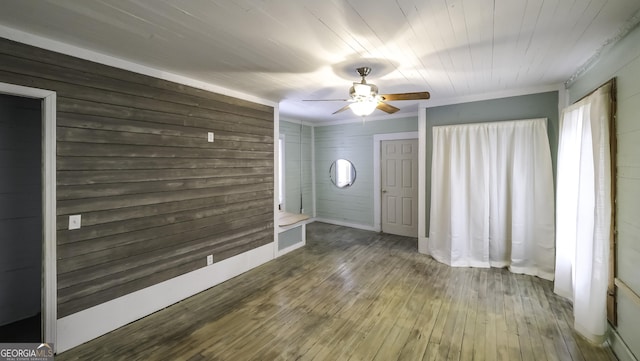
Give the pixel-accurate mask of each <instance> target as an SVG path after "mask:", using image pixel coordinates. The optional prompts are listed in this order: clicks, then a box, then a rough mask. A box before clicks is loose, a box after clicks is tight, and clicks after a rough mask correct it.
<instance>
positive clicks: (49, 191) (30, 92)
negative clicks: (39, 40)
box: [0, 83, 57, 351]
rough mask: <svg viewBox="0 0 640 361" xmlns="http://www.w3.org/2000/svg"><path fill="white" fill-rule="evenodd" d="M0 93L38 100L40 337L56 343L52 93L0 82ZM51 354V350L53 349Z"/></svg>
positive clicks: (54, 108)
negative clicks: (40, 148) (40, 222)
mask: <svg viewBox="0 0 640 361" xmlns="http://www.w3.org/2000/svg"><path fill="white" fill-rule="evenodd" d="M0 94H6V95H13V96H19V97H24V98H33V99H41V100H42V133H41V139H42V165H43V166H42V169H41V174H42V242H43V245H42V246H43V247H42V250H43V254H42V262H43V264H42V273H43V275H42V286H41V290H42V294H41V301H40V305H41V311H42V316H41V317H42V325H41V331H42V337H43V341H44V342H46V343H53V344H54V346H55V343H56V336H57V333H56V331H57V330H56V320H57V307H56V306H57V305H56V301H57V300H56V298H57V290H56V287H57V284H56V93H55V92H53V91H51V90H44V89H37V88H29V87H24V86H20V85H14V84H6V83H0ZM54 351H55V350H54Z"/></svg>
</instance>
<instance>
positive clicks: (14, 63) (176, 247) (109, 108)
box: [0, 39, 274, 317]
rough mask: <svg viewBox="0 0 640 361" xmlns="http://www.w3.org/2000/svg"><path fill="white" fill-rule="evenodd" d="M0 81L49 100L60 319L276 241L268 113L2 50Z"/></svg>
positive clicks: (29, 51)
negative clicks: (77, 225) (75, 225)
mask: <svg viewBox="0 0 640 361" xmlns="http://www.w3.org/2000/svg"><path fill="white" fill-rule="evenodd" d="M0 82H4V83H11V84H17V85H22V86H28V87H34V88H40V89H50V90H53V91H55V92H56V93H57V97H58V98H57V99H58V103H57V112H58V113H57V181H58V184H57V230H58V231H57V242H58V246H57V257H58V260H57V271H58V317H64V316H67V315H70V314H73V313H76V312H78V311H81V310H83V309H86V308H89V307H91V306H95V305H98V304H100V303H104V302H106V301H109V300H111V299H114V298H116V297H119V296H123V295H125V294H128V293H131V292H134V291H136V290H140V289H142V288H145V287H148V286H151V285H153V284H156V283H159V282H162V281H165V280H167V279H170V278H173V277H176V276H179V275H181V274H184V273H187V272H190V271H193V270H195V269H198V268H200V267H204V266H206V256H207V255H209V254H212V255H213V257H214V262H218V261H220V260H222V259H225V258H228V257H231V256H234V255H237V254H239V253H242V252H246V251H248V250H251V249H253V248H256V247H259V246H261V245H264V244H267V243H269V242H272V241H273V232H274V226H273V174H274V172H273V166H274V164H273V139H274V138H273V134H274V133H273V111H274V109H273V107H270V106H266V105H261V104H256V103H252V102H248V101H244V100H240V99H236V98H232V97H228V96H224V95H219V94H214V93H211V92H207V91H204V90H201V89H197V88H193V87H189V86H185V85H182V84H177V83H172V82H169V81H165V80H161V79H157V78H153V77H149V76H145V75H141V74H137V73H133V72H129V71H125V70H121V69H117V68H113V67H109V66H105V65H101V64H97V63H93V62H90V61H86V60H82V59H78V58H74V57H71V56H67V55H63V54H59V53H55V52H51V51H47V50H43V49H39V48H35V47H31V46H27V45H24V44H20V43H16V42H12V41H9V40H5V39H0ZM209 131H213V132H214V133H215V142H213V143H209V142H207V132H209ZM70 214H81V215H82V228H81V229H79V230H73V231H69V230H67V226H68V216H69V215H70Z"/></svg>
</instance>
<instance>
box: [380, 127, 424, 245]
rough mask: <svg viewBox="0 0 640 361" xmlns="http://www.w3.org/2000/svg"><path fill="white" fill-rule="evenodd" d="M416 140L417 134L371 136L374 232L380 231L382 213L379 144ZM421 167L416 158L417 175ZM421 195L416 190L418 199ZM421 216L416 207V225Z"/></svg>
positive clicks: (419, 191) (422, 164) (422, 165)
mask: <svg viewBox="0 0 640 361" xmlns="http://www.w3.org/2000/svg"><path fill="white" fill-rule="evenodd" d="M418 138H419V137H418V132H403V133H386V134H374V135H373V228H374V230H375V231H376V232H380V230H381V229H382V227H381V225H380V213H381V212H382V210H381V200H380V191H381V189H380V142H382V141H383V140H399V139H418ZM418 147H419V145H418ZM423 167H424V163H421V160H420V158H418V174H420V169H421V168H423ZM420 184H421V183H420V181H418V185H420ZM421 194H422V193H421V190H420V189H419V188H418V199H419V197H420V195H421ZM421 214H422V213H421V211H420V208H419V206H418V224H420V215H421ZM418 236H419V234H418Z"/></svg>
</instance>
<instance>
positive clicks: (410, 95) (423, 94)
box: [380, 92, 431, 100]
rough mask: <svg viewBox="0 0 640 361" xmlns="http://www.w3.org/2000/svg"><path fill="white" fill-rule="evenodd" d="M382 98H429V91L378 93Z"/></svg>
mask: <svg viewBox="0 0 640 361" xmlns="http://www.w3.org/2000/svg"><path fill="white" fill-rule="evenodd" d="M380 96H381V97H382V99H384V100H420V99H429V98H430V97H431V94H429V92H415V93H398V94H380Z"/></svg>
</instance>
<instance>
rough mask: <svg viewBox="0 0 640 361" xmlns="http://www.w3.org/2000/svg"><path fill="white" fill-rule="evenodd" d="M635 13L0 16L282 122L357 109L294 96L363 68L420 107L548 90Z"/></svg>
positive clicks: (627, 0)
mask: <svg viewBox="0 0 640 361" xmlns="http://www.w3.org/2000/svg"><path fill="white" fill-rule="evenodd" d="M639 11H640V1H639V0H378V1H372V0H348V1H345V0H323V1H318V0H235V1H231V0H84V1H81V0H51V1H45V0H2V2H1V3H0V24H1V25H3V26H5V27H8V28H12V29H16V30H20V31H22V32H26V33H30V34H33V35H38V36H41V37H45V38H48V39H53V40H57V41H60V42H63V43H67V44H71V45H74V46H77V47H81V48H86V49H89V50H93V51H96V52H99V53H103V54H107V55H111V56H113V57H116V58H121V59H124V60H128V61H131V62H134V63H138V64H142V65H145V66H148V67H152V68H155V69H158V70H162V71H166V72H169V73H173V74H178V75H182V76H186V77H189V78H193V79H196V80H200V81H204V82H207V83H211V84H215V85H217V86H221V87H225V88H228V89H231V90H235V91H239V92H242V93H246V94H251V95H254V96H257V97H260V98H263V99H266V100H270V101H275V102H279V103H280V110H281V117H282V118H284V119H296V120H307V121H331V120H340V119H346V118H353V115H352V114H351V113H350V112H343V113H340V114H338V115H331V113H332V112H333V111H334V110H336V109H339V108H341V107H342V106H343V105H344V104H345V103H341V102H302V101H301V100H302V99H324V98H331V99H333V98H346V97H347V96H348V88H349V86H351V82H353V81H358V80H359V78H358V76H357V73H356V72H355V68H356V67H358V66H371V67H372V68H373V71H372V73H371V75H370V76H369V77H368V80H369V82H372V83H375V84H376V85H378V87H379V88H380V92H381V93H399V92H410V91H423V90H427V91H429V92H431V100H428V101H426V102H427V104H445V103H452V102H458V101H463V100H465V99H474V98H482V97H490V96H491V94H509V93H518V92H527V91H534V90H536V89H550V88H551V87H553V86H558V85H559V84H562V83H563V82H565V81H566V80H567V79H569V78H570V77H571V76H572V74H574V73H575V72H576V71H577V70H578V69H580V68H581V66H583V65H584V64H585V63H587V62H588V60H589V59H591V58H592V57H593V56H594V54H597V52H598V51H599V50H600V49H601V48H602V46H603V45H604V44H605V43H607V42H610V41H611V39H614V38H615V37H616V36H618V35H619V33H620V31H621V29H624V28H625V27H626V28H628V27H630V26H631V25H633V24H635V23H637V21H638V14H639ZM2 35H3V34H2V33H0V36H2ZM392 105H395V106H397V107H400V108H401V109H402V112H408V113H413V114H415V112H416V110H417V108H418V104H417V102H412V101H397V102H393V103H392ZM382 115H384V113H382V112H380V111H376V113H374V114H373V115H372V116H382Z"/></svg>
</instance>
